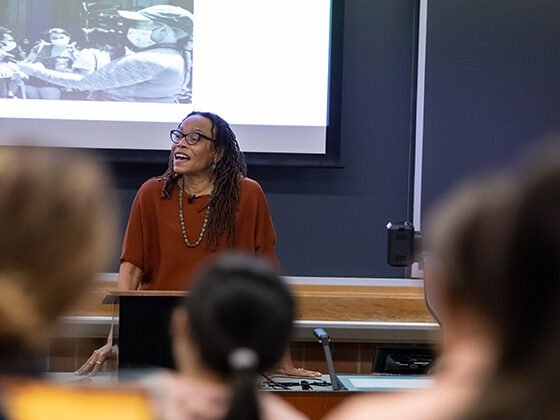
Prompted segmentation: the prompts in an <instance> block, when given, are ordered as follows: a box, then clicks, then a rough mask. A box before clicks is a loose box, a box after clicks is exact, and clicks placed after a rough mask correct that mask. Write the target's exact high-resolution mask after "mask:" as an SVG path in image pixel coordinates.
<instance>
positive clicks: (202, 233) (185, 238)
mask: <svg viewBox="0 0 560 420" xmlns="http://www.w3.org/2000/svg"><path fill="white" fill-rule="evenodd" d="M183 186H184V182H181V194H179V219H180V220H181V231H182V232H183V239H184V240H185V243H186V244H187V246H188V247H189V248H194V247H196V246H198V245H199V244H200V243H201V242H202V237H203V236H204V232H205V231H206V224H207V223H208V215H209V214H210V201H208V206H206V215H205V216H204V223H203V224H202V230H201V231H200V235H199V236H198V240H197V241H196V242H195V243H194V244H191V243H190V242H189V238H187V231H186V230H185V221H184V220H183ZM212 192H214V186H212V191H211V192H210V199H212Z"/></svg>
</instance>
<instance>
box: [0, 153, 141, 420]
mask: <svg viewBox="0 0 560 420" xmlns="http://www.w3.org/2000/svg"><path fill="white" fill-rule="evenodd" d="M0 180H1V182H0V238H2V239H1V241H0V290H1V292H0V418H7V419H22V418H25V419H35V418H37V419H39V418H40V419H45V418H59V419H60V418H82V419H89V418H93V417H92V416H94V415H95V414H94V413H95V412H94V411H90V412H89V414H88V415H87V416H86V415H80V416H75V417H73V416H72V413H73V414H74V415H75V414H77V413H79V410H83V409H84V408H87V407H88V402H89V406H92V405H93V402H94V401H95V405H94V406H95V407H96V408H98V409H101V410H106V414H107V415H108V416H109V417H107V416H105V415H104V416H103V417H102V418H103V419H104V420H106V419H107V418H113V415H117V416H119V418H120V419H123V418H134V419H136V420H138V419H146V418H147V417H146V415H144V414H142V413H147V412H148V411H147V410H148V409H147V404H146V400H145V398H143V397H142V396H141V395H140V394H139V393H133V392H129V393H126V394H125V395H123V394H119V395H117V394H118V393H117V394H115V395H113V394H109V393H107V392H105V393H103V392H95V391H91V392H84V391H83V390H82V391H81V392H80V390H76V389H66V388H64V387H57V386H54V385H49V384H46V383H44V382H41V381H39V380H38V378H34V379H33V378H31V377H26V378H25V379H24V376H23V374H28V373H30V374H32V375H37V374H38V373H39V372H38V369H36V368H34V366H35V363H34V357H33V355H34V353H35V352H37V351H40V350H41V349H42V348H43V346H45V345H46V342H47V339H48V338H49V335H50V333H51V330H52V327H53V324H54V322H55V320H56V318H57V316H59V315H61V314H62V313H63V312H64V311H65V310H67V309H68V308H69V307H70V306H71V305H72V304H73V303H74V302H76V301H77V300H78V299H79V297H80V296H81V295H82V294H83V293H84V292H85V291H86V290H87V289H88V286H89V284H90V282H91V281H92V280H93V278H94V276H95V274H96V273H98V272H99V271H101V270H102V268H103V264H104V263H105V261H106V258H107V256H108V255H110V252H111V246H110V245H111V242H112V241H111V234H112V232H113V228H114V224H113V223H112V222H113V215H114V214H115V213H116V211H115V209H114V208H113V206H112V204H113V202H112V199H111V197H110V196H109V189H108V187H107V181H108V180H107V177H106V175H105V173H104V172H103V170H102V169H101V168H100V167H99V165H97V164H95V163H94V162H92V160H91V157H89V158H86V157H81V158H79V157H75V156H65V155H64V154H63V153H61V152H60V151H57V152H54V151H49V150H47V149H36V148H32V147H22V148H12V147H1V148H0ZM100 396H101V397H102V398H100ZM80 414H82V413H80ZM99 418H101V417H99Z"/></svg>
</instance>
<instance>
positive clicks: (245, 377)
mask: <svg viewBox="0 0 560 420" xmlns="http://www.w3.org/2000/svg"><path fill="white" fill-rule="evenodd" d="M228 361H229V365H230V368H231V370H232V372H233V374H232V380H231V387H232V391H233V392H232V398H231V403H230V406H229V410H228V412H227V414H226V416H225V417H224V420H237V419H244V420H259V418H260V415H259V414H260V413H259V405H258V401H257V391H256V388H255V382H256V379H257V372H256V370H255V369H256V367H257V366H258V356H257V353H255V351H254V350H252V349H249V348H247V347H239V348H237V349H235V350H233V351H232V352H231V353H230V355H229V357H228Z"/></svg>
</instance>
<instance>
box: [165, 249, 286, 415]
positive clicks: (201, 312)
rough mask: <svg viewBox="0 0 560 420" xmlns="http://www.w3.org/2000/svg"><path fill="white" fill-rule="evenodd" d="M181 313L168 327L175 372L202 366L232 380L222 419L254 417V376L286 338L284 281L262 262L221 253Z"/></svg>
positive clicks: (269, 365) (276, 358) (280, 349)
mask: <svg viewBox="0 0 560 420" xmlns="http://www.w3.org/2000/svg"><path fill="white" fill-rule="evenodd" d="M180 313H181V312H176V313H175V314H174V315H175V316H174V319H173V327H172V331H173V336H174V337H173V338H174V340H173V342H174V352H175V358H176V361H177V364H178V367H179V370H181V371H183V372H185V373H187V374H188V373H189V371H192V369H193V366H194V368H196V367H199V368H200V367H202V368H203V369H206V370H208V371H211V372H214V373H216V374H218V375H219V376H220V377H222V378H223V379H225V380H229V381H231V384H232V388H233V397H232V402H231V406H230V411H229V413H228V415H227V416H226V418H227V419H234V418H244V419H257V418H258V406H257V400H256V393H255V392H256V390H255V386H256V374H257V373H258V372H262V371H265V370H267V369H270V368H272V367H274V366H275V365H276V364H277V363H278V362H279V360H280V359H281V357H282V355H283V354H284V352H285V351H286V350H287V346H288V343H289V339H290V336H291V329H292V322H293V318H294V302H293V298H292V296H291V294H290V292H289V291H288V289H287V288H286V286H285V285H284V283H283V281H282V280H281V279H280V278H279V277H278V275H277V274H275V273H274V272H273V271H272V269H271V268H270V267H269V266H268V265H267V264H266V263H265V262H264V261H262V260H259V259H256V258H254V257H248V256H245V255H240V254H232V255H224V256H222V257H220V258H218V259H217V260H216V261H215V262H214V263H213V264H211V265H210V266H208V267H207V268H206V270H205V271H203V272H202V273H200V274H199V276H198V277H197V280H196V283H195V285H194V287H193V289H192V292H191V293H190V295H189V297H188V298H187V301H186V311H184V312H183V316H184V318H181V315H180ZM193 349H194V350H193Z"/></svg>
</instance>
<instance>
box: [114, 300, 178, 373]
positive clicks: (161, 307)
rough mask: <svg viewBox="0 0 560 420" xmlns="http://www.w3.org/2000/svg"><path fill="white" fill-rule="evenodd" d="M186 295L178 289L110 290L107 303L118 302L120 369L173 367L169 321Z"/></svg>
mask: <svg viewBox="0 0 560 420" xmlns="http://www.w3.org/2000/svg"><path fill="white" fill-rule="evenodd" d="M186 295H187V293H186V292H178V291H129V290H126V291H110V292H108V293H107V294H106V295H105V298H104V299H103V303H104V304H113V305H115V304H118V305H119V311H118V314H119V340H118V345H119V363H118V369H119V371H120V370H123V369H136V368H146V367H154V366H159V367H165V368H170V369H173V368H174V366H175V365H174V362H173V356H172V354H171V337H170V334H169V320H170V316H171V313H172V311H173V309H174V308H175V307H176V306H177V305H178V304H179V303H180V302H181V300H182V299H183V298H184V297H185V296H186Z"/></svg>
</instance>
